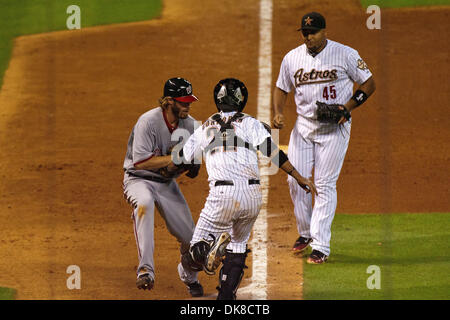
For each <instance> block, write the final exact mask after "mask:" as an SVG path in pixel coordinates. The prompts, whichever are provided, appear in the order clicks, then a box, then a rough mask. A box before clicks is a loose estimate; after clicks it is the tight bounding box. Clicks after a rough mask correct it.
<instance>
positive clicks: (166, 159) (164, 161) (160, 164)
mask: <svg viewBox="0 0 450 320" xmlns="http://www.w3.org/2000/svg"><path fill="white" fill-rule="evenodd" d="M170 163H172V155H168V156H159V157H151V158H150V159H148V160H145V161H144V162H141V163H138V164H135V165H134V167H135V168H136V169H138V170H157V169H161V168H164V167H166V166H168V165H169V164H170Z"/></svg>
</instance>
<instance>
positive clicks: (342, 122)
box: [338, 106, 350, 124]
mask: <svg viewBox="0 0 450 320" xmlns="http://www.w3.org/2000/svg"><path fill="white" fill-rule="evenodd" d="M339 109H341V110H344V109H345V108H344V107H342V106H340V107H339ZM349 111H350V110H349ZM347 121H348V120H347V119H346V118H345V117H344V116H342V117H341V119H339V121H338V124H344V123H346V122H347Z"/></svg>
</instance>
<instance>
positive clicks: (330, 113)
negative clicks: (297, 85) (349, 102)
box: [316, 101, 351, 123]
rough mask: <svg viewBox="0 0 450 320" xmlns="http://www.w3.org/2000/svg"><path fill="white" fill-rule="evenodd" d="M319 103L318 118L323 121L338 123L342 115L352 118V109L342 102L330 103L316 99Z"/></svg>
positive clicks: (348, 118)
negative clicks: (349, 109)
mask: <svg viewBox="0 0 450 320" xmlns="http://www.w3.org/2000/svg"><path fill="white" fill-rule="evenodd" d="M316 104H317V111H316V115H317V120H318V121H319V122H323V123H338V122H339V120H341V118H342V117H344V118H345V119H347V121H348V120H350V118H351V115H350V111H348V110H347V108H346V107H344V106H343V105H342V104H337V103H333V104H328V103H324V102H320V101H316Z"/></svg>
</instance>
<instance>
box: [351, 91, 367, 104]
mask: <svg viewBox="0 0 450 320" xmlns="http://www.w3.org/2000/svg"><path fill="white" fill-rule="evenodd" d="M352 99H353V100H354V101H355V102H356V104H357V105H358V106H359V105H361V104H363V103H364V102H365V101H366V100H367V94H366V93H365V92H364V91H362V90H356V92H355V94H354V95H353V97H352Z"/></svg>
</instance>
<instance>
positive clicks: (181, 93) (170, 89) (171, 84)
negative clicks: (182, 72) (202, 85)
mask: <svg viewBox="0 0 450 320" xmlns="http://www.w3.org/2000/svg"><path fill="white" fill-rule="evenodd" d="M163 95H164V97H172V98H173V99H175V100H177V101H180V102H194V101H197V100H198V98H197V97H196V96H194V95H193V94H192V85H191V83H190V82H189V81H187V80H186V79H183V78H180V77H177V78H170V79H169V80H167V81H166V84H165V85H164V94H163Z"/></svg>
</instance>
